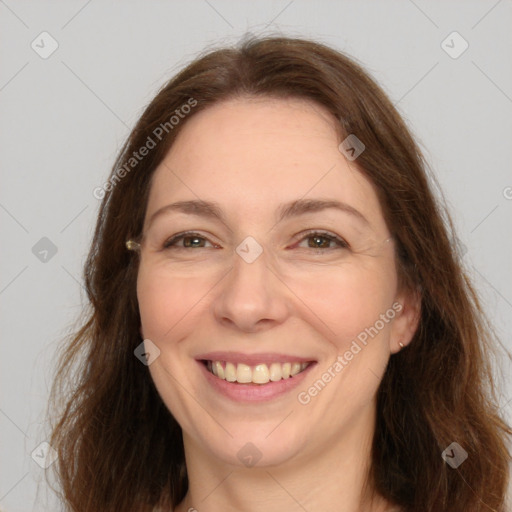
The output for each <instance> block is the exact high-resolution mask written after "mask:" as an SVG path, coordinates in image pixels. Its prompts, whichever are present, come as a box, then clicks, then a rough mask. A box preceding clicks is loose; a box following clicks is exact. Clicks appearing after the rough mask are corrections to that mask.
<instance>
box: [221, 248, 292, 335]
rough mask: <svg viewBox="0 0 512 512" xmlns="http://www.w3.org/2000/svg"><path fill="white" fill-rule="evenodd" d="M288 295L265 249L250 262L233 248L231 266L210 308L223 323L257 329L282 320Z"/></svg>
mask: <svg viewBox="0 0 512 512" xmlns="http://www.w3.org/2000/svg"><path fill="white" fill-rule="evenodd" d="M289 299H290V291H289V290H288V288H287V287H286V285H285V284H284V282H283V281H281V280H280V278H279V276H278V274H277V271H276V270H274V269H273V268H271V261H270V258H268V257H267V253H266V252H265V251H263V253H262V254H260V255H259V256H258V258H257V259H256V260H254V261H253V262H252V263H249V262H248V261H246V260H244V258H242V257H241V256H239V254H238V253H236V252H235V253H234V256H233V268H232V269H231V271H230V272H229V273H228V274H227V275H226V277H225V279H223V280H222V282H221V286H220V288H219V291H218V295H217V297H216V299H215V301H214V303H213V304H214V305H213V308H214V314H215V317H216V319H217V321H218V322H220V323H221V324H222V325H224V326H225V327H228V328H231V329H237V330H241V331H244V332H259V331H263V330H266V329H269V328H272V327H274V326H276V325H279V324H281V323H283V322H284V321H285V319H286V318H287V317H288V315H289V312H290V311H289V309H290V304H291V302H290V300H289Z"/></svg>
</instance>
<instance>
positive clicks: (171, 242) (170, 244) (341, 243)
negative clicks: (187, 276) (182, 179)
mask: <svg viewBox="0 0 512 512" xmlns="http://www.w3.org/2000/svg"><path fill="white" fill-rule="evenodd" d="M192 237H194V238H200V239H202V240H208V239H207V238H206V237H204V236H202V235H200V234H199V233H196V232H194V231H186V232H184V233H178V234H177V235H174V236H172V237H171V238H169V239H168V240H166V241H165V242H164V244H163V249H174V250H176V249H178V250H186V249H194V247H177V246H175V244H176V242H179V241H180V240H184V239H185V238H192ZM313 237H318V238H325V239H327V240H329V241H330V242H335V243H337V244H338V247H337V248H338V249H349V248H350V245H349V244H348V243H347V242H346V241H345V240H343V239H342V238H340V237H338V236H336V235H334V234H332V233H329V232H326V231H315V230H312V231H308V232H306V233H305V234H304V235H303V237H302V238H301V239H300V240H299V242H302V241H303V240H306V239H308V238H313ZM210 243H212V242H210ZM197 249H206V247H197ZM310 249H312V250H316V251H320V252H325V251H330V250H333V249H336V247H327V248H325V249H323V248H321V247H310Z"/></svg>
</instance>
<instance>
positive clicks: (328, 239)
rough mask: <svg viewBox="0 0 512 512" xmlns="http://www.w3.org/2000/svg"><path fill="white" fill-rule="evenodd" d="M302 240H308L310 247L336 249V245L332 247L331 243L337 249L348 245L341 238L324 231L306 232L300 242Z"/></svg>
mask: <svg viewBox="0 0 512 512" xmlns="http://www.w3.org/2000/svg"><path fill="white" fill-rule="evenodd" d="M304 240H308V248H310V249H327V250H328V249H336V247H332V246H331V244H333V243H334V244H335V245H337V248H338V249H346V248H348V247H349V245H348V244H347V242H345V240H343V239H342V238H340V237H338V236H336V235H334V234H332V233H325V232H316V231H315V232H310V233H307V234H306V235H305V236H304V237H303V238H302V239H301V241H300V242H303V241H304Z"/></svg>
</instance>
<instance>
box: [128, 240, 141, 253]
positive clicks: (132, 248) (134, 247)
mask: <svg viewBox="0 0 512 512" xmlns="http://www.w3.org/2000/svg"><path fill="white" fill-rule="evenodd" d="M126 248H127V249H128V250H129V251H138V250H140V244H139V243H137V242H135V241H133V240H127V241H126Z"/></svg>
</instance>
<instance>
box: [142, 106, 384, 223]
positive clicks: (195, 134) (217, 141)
mask: <svg viewBox="0 0 512 512" xmlns="http://www.w3.org/2000/svg"><path fill="white" fill-rule="evenodd" d="M340 142H341V139H340V135H339V133H338V131H337V129H336V123H335V119H334V117H333V116H332V115H331V114H330V113H329V112H328V111H327V110H326V109H325V108H324V107H322V106H320V105H316V104H315V103H313V102H309V101H306V100H301V99H286V100H284V99H271V98H238V99H233V100H229V101H225V102H221V103H217V104H215V105H214V106H212V107H209V108H207V109H205V110H204V111H201V112H199V113H197V114H194V115H193V117H191V118H190V119H188V120H186V123H185V125H184V126H183V127H182V129H181V131H180V133H179V135H178V137H177V139H176V140H175V142H174V144H173V146H172V147H171V149H170V150H169V152H168V154H167V155H166V157H165V159H164V160H163V162H162V163H161V164H160V165H159V166H158V168H157V170H156V171H155V175H154V177H153V183H152V188H151V192H150V198H149V204H148V211H147V213H148V215H151V213H152V211H155V210H157V209H158V208H160V207H162V206H163V205H165V204H167V203H168V202H170V201H176V200H188V199H202V200H211V201H215V202H218V203H220V204H221V205H225V208H226V210H231V212H230V211H227V213H228V215H229V213H232V214H234V215H237V214H242V213H243V212H247V213H259V214H260V215H261V213H262V208H265V209H273V208H274V205H275V206H277V205H278V204H281V203H283V202H289V201H293V200H297V199H299V198H304V197H307V196H312V197H313V196H314V197H324V198H330V199H336V200H340V201H345V202H349V203H350V204H351V205H352V206H354V207H355V208H357V209H359V210H362V213H363V214H365V216H367V217H373V220H374V221H375V220H376V221H378V222H381V224H382V222H383V220H382V215H381V212H380V205H379V203H378V199H377V195H376V193H375V191H374V188H373V185H372V184H371V182H370V181H369V180H368V178H366V176H365V175H364V174H362V173H361V172H360V170H359V169H357V167H356V166H355V165H354V163H353V162H348V161H347V160H346V159H345V157H344V156H343V154H342V153H341V152H340V151H339V149H338V146H339V143H340Z"/></svg>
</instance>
